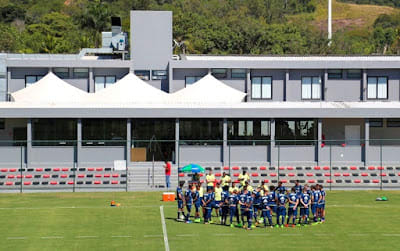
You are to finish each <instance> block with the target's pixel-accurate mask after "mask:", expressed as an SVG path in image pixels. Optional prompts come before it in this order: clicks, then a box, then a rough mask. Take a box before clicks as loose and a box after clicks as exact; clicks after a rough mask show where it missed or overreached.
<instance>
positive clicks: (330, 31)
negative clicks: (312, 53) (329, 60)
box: [328, 0, 332, 46]
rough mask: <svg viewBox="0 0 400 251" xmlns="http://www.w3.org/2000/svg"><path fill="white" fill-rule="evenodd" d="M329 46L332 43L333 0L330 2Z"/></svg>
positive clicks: (329, 0)
mask: <svg viewBox="0 0 400 251" xmlns="http://www.w3.org/2000/svg"><path fill="white" fill-rule="evenodd" d="M328 40H329V42H328V46H330V45H331V43H332V0H328Z"/></svg>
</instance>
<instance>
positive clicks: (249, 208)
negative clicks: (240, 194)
mask: <svg viewBox="0 0 400 251" xmlns="http://www.w3.org/2000/svg"><path fill="white" fill-rule="evenodd" d="M254 197H255V194H254V193H250V192H248V193H247V200H246V218H247V230H251V228H252V227H255V226H254V225H252V222H253V203H254Z"/></svg>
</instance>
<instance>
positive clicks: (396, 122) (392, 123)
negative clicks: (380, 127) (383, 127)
mask: <svg viewBox="0 0 400 251" xmlns="http://www.w3.org/2000/svg"><path fill="white" fill-rule="evenodd" d="M387 127H400V119H388V120H387Z"/></svg>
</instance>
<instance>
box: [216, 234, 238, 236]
mask: <svg viewBox="0 0 400 251" xmlns="http://www.w3.org/2000/svg"><path fill="white" fill-rule="evenodd" d="M214 236H234V234H214Z"/></svg>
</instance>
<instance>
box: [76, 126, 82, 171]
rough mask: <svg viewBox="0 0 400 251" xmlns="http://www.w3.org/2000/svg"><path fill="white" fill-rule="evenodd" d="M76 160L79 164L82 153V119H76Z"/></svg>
mask: <svg viewBox="0 0 400 251" xmlns="http://www.w3.org/2000/svg"><path fill="white" fill-rule="evenodd" d="M76 140H77V142H76V162H77V165H78V166H80V159H81V153H82V119H77V121H76Z"/></svg>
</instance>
